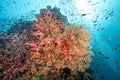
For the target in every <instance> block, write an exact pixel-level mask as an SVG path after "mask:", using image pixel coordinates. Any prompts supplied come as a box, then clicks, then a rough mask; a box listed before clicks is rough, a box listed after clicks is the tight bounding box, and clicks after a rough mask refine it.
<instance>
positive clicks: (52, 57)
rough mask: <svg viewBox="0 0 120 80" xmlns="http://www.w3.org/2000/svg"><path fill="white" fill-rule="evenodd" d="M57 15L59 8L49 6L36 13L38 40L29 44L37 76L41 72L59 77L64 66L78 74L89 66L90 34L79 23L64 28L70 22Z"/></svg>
mask: <svg viewBox="0 0 120 80" xmlns="http://www.w3.org/2000/svg"><path fill="white" fill-rule="evenodd" d="M58 16H59V11H58V12H56V11H55V10H54V9H53V10H52V9H51V8H50V7H48V9H43V10H42V11H41V14H40V15H37V16H36V17H37V22H36V23H34V24H33V29H34V33H33V36H34V37H36V40H34V41H32V42H28V43H26V45H28V46H30V47H31V49H30V56H29V59H30V64H32V66H33V67H31V69H34V70H33V72H32V73H33V74H34V76H35V75H38V74H40V73H41V74H45V75H46V76H47V75H48V74H49V73H51V74H53V75H54V76H55V75H57V76H60V75H63V74H64V73H62V71H63V69H65V68H67V69H70V71H71V72H70V74H77V72H78V71H80V72H84V71H86V70H87V69H88V68H89V65H90V62H91V55H92V51H91V50H90V41H91V36H90V34H89V33H88V31H87V30H86V29H85V28H83V27H80V26H76V25H71V26H67V27H66V28H65V26H66V25H65V24H66V22H67V21H66V20H64V19H63V18H59V17H58ZM31 61H32V63H31ZM38 71H40V72H38ZM51 76H52V75H51Z"/></svg>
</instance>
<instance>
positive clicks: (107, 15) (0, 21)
mask: <svg viewBox="0 0 120 80" xmlns="http://www.w3.org/2000/svg"><path fill="white" fill-rule="evenodd" d="M48 5H50V6H51V7H58V8H60V11H61V13H62V14H64V15H65V16H67V18H68V21H69V22H70V23H76V24H80V25H84V26H86V27H88V29H89V31H90V32H91V34H92V38H93V40H92V44H91V45H92V50H93V53H94V56H93V57H92V58H93V60H92V63H91V68H92V69H93V71H94V76H95V77H96V79H97V80H120V1H119V0H0V31H5V32H6V31H7V30H9V29H10V28H11V27H12V26H11V24H14V22H15V21H17V20H18V19H20V18H22V19H25V20H29V21H33V20H35V17H34V15H35V14H37V13H39V10H40V9H42V8H46V6H48ZM3 25H4V26H3Z"/></svg>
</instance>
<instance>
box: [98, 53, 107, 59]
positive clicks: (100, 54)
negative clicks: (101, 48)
mask: <svg viewBox="0 0 120 80" xmlns="http://www.w3.org/2000/svg"><path fill="white" fill-rule="evenodd" d="M98 54H100V55H101V56H103V57H104V58H105V59H109V57H107V56H105V55H104V54H103V53H101V52H98Z"/></svg>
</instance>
